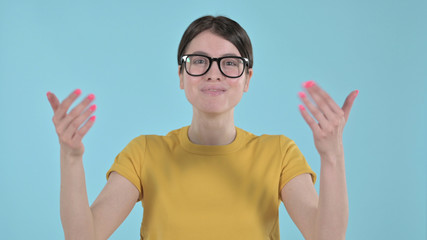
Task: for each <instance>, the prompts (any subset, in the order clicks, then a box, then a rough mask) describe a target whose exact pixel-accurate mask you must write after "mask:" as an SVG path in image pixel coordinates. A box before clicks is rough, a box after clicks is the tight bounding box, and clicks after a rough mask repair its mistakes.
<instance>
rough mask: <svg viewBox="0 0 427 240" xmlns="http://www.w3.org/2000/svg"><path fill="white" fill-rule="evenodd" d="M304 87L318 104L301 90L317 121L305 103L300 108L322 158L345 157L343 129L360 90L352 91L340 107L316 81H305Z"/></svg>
mask: <svg viewBox="0 0 427 240" xmlns="http://www.w3.org/2000/svg"><path fill="white" fill-rule="evenodd" d="M303 87H304V88H305V89H306V90H307V92H308V94H310V96H311V98H312V99H313V100H314V102H315V104H316V105H314V104H313V103H312V102H311V101H310V100H309V99H308V98H307V96H306V94H305V93H304V92H299V96H300V98H301V100H302V101H303V103H304V105H305V106H307V108H308V110H309V111H310V112H311V114H312V115H313V116H314V118H315V119H316V120H317V121H316V120H314V119H313V118H312V117H311V116H310V114H309V113H308V111H307V110H306V109H305V108H304V106H303V105H300V106H299V108H300V111H301V115H302V117H303V118H304V120H305V121H306V122H307V124H308V125H309V126H310V128H311V130H312V131H313V137H314V145H315V146H316V149H317V151H318V152H319V154H320V156H321V159H322V158H325V159H336V157H344V148H343V143H342V135H343V130H344V126H345V124H346V122H347V120H348V116H349V114H350V110H351V107H352V105H353V102H354V100H355V99H356V96H357V94H358V93H359V91H358V90H355V91H353V92H351V93H350V94H349V95H348V96H347V98H346V100H345V102H344V105H343V106H342V108H340V107H339V106H338V105H337V104H336V103H335V101H334V100H333V99H332V98H331V97H330V96H329V94H328V93H326V92H325V91H323V90H322V89H321V88H320V87H319V86H318V85H317V84H316V83H315V82H314V81H308V82H305V83H304V84H303Z"/></svg>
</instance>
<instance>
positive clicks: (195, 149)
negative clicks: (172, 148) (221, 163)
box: [179, 126, 244, 155]
mask: <svg viewBox="0 0 427 240" xmlns="http://www.w3.org/2000/svg"><path fill="white" fill-rule="evenodd" d="M189 128H190V126H185V127H183V128H181V131H180V132H179V139H180V143H181V146H182V147H183V148H184V149H185V150H186V151H188V152H192V153H196V154H202V155H223V154H228V153H231V152H235V151H237V150H239V149H240V148H241V147H242V146H243V139H244V131H243V130H242V129H240V128H238V127H235V128H236V137H235V138H234V140H233V142H231V143H229V144H227V145H200V144H195V143H193V142H191V141H190V139H189V137H188V129H189Z"/></svg>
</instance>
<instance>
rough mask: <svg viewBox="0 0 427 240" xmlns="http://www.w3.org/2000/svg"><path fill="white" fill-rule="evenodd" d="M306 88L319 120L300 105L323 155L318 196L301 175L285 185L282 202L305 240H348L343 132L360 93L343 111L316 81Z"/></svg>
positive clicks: (354, 95) (352, 97)
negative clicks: (346, 239) (346, 234)
mask: <svg viewBox="0 0 427 240" xmlns="http://www.w3.org/2000/svg"><path fill="white" fill-rule="evenodd" d="M304 87H305V88H306V89H307V91H308V93H309V94H310V96H311V97H312V99H313V101H314V102H315V103H316V105H314V104H312V103H311V102H310V101H309V100H308V99H307V97H306V95H305V94H304V93H303V92H301V93H300V97H301V99H302V101H303V102H304V104H305V105H306V106H307V108H308V109H309V110H310V112H311V113H312V115H313V116H314V118H315V119H316V120H317V121H315V120H314V119H313V118H312V117H311V116H310V115H309V114H308V112H307V111H306V110H305V108H304V107H303V106H300V110H301V114H302V116H303V118H304V119H305V121H306V122H307V124H308V125H309V126H310V128H311V129H312V131H313V137H314V143H315V146H316V149H317V151H318V152H319V155H320V160H321V170H320V187H319V196H317V193H316V191H315V189H314V186H313V185H312V181H311V179H310V178H308V177H307V176H303V175H301V176H298V177H296V178H294V179H292V180H291V181H289V183H288V184H286V185H285V187H284V188H283V189H282V200H283V202H284V204H285V206H286V209H287V210H288V212H289V215H290V216H291V218H292V219H294V222H295V224H296V225H297V226H298V228H299V229H300V230H301V232H302V233H303V235H304V237H305V238H306V239H315V240H321V239H329V240H331V239H345V233H346V229H347V223H348V215H349V210H348V195H347V185H346V178H345V166H344V148H343V144H342V133H343V129H344V126H345V124H346V122H347V120H348V116H349V114H350V110H351V107H352V105H353V102H354V100H355V98H356V96H357V94H358V91H354V92H352V93H350V95H349V96H348V97H347V99H346V101H345V103H344V105H343V107H342V108H340V107H339V106H338V105H337V104H336V103H335V102H334V101H333V100H332V98H331V97H330V96H329V95H328V94H327V93H326V92H325V91H323V90H322V89H321V88H320V87H319V86H317V85H316V84H315V83H314V82H313V81H309V82H307V83H305V84H304ZM310 185H311V186H310Z"/></svg>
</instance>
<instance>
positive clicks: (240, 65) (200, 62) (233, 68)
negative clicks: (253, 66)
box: [181, 54, 249, 78]
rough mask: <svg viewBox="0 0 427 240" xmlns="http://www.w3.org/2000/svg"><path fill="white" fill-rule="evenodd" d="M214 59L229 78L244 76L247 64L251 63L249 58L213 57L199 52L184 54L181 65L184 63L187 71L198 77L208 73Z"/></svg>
mask: <svg viewBox="0 0 427 240" xmlns="http://www.w3.org/2000/svg"><path fill="white" fill-rule="evenodd" d="M214 61H215V62H217V63H218V68H219V70H220V71H221V73H222V74H224V76H226V77H229V78H238V77H240V76H242V74H243V72H244V71H245V68H246V66H248V65H249V60H248V59H247V58H242V57H238V56H227V57H220V58H211V57H208V56H204V55H199V54H190V55H185V56H182V59H181V65H182V64H184V68H185V71H186V72H187V73H188V74H189V75H191V76H193V77H197V76H202V75H204V74H206V73H207V72H208V71H209V69H210V68H211V66H212V62H214Z"/></svg>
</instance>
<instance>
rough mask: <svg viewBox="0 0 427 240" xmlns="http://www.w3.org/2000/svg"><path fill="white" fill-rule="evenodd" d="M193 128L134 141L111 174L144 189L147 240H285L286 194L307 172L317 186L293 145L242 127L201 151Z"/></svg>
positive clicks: (143, 229) (279, 137)
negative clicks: (282, 215)
mask: <svg viewBox="0 0 427 240" xmlns="http://www.w3.org/2000/svg"><path fill="white" fill-rule="evenodd" d="M188 128H189V126H186V127H183V128H180V129H177V130H174V131H171V132H170V133H168V134H167V135H166V136H158V135H141V136H139V137H137V138H135V139H133V140H132V141H131V142H130V143H129V144H128V145H127V146H126V147H125V148H124V149H123V151H122V152H120V153H119V154H118V155H117V157H116V159H115V161H114V164H113V165H112V167H111V169H110V170H109V171H108V172H107V179H108V176H109V174H110V173H111V172H112V171H115V172H117V173H119V174H120V175H122V176H124V177H125V178H127V179H128V180H129V181H130V182H132V183H133V184H134V185H135V186H136V187H137V188H138V190H139V192H140V196H139V200H141V202H142V206H143V208H144V214H143V215H144V216H143V220H142V225H141V233H140V234H141V239H143V240H169V239H173V240H192V239H195V240H201V239H203V240H210V239H212V240H213V239H215V240H218V239H221V240H227V239H232V240H237V239H244V240H252V239H253V240H261V239H269V240H272V239H275V240H277V239H279V238H280V234H279V212H278V210H279V206H280V203H281V189H282V188H283V187H284V186H285V184H286V183H287V182H288V181H289V180H291V179H292V178H293V177H295V176H297V175H300V174H303V173H310V174H311V176H312V180H313V184H314V183H315V181H316V174H315V173H314V172H313V171H312V170H311V168H310V166H309V165H308V164H307V162H306V160H305V158H304V156H303V155H302V153H301V152H300V150H299V149H298V147H297V146H296V144H295V143H294V141H292V140H291V139H289V138H287V137H285V136H284V135H261V136H256V135H254V134H252V133H250V132H247V131H244V130H243V129H240V128H238V127H236V131H237V134H236V138H235V139H234V141H233V142H232V143H230V144H228V145H221V146H218V145H216V146H212V145H198V144H194V143H192V142H191V141H190V140H189V139H188Z"/></svg>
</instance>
